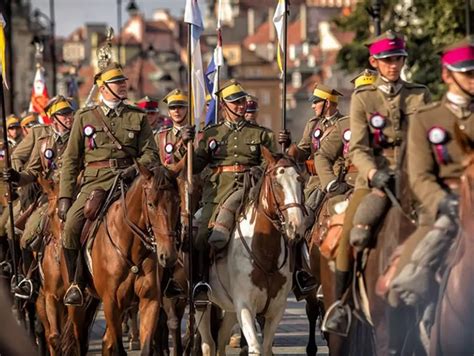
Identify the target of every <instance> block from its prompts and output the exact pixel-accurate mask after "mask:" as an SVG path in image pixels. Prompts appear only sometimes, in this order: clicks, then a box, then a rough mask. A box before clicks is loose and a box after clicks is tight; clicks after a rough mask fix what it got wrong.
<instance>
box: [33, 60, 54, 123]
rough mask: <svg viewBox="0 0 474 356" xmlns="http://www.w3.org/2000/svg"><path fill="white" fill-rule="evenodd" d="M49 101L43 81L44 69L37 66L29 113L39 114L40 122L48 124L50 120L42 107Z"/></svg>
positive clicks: (44, 81)
mask: <svg viewBox="0 0 474 356" xmlns="http://www.w3.org/2000/svg"><path fill="white" fill-rule="evenodd" d="M48 101H49V95H48V88H47V87H46V80H45V79H44V68H43V67H40V66H38V67H37V68H36V74H35V80H34V82H33V90H32V92H31V102H30V109H29V111H30V112H37V113H38V114H40V119H39V120H40V122H42V123H43V124H50V123H51V120H50V119H49V117H48V115H46V113H45V112H44V107H45V106H46V104H47V103H48Z"/></svg>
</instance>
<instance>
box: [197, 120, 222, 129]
mask: <svg viewBox="0 0 474 356" xmlns="http://www.w3.org/2000/svg"><path fill="white" fill-rule="evenodd" d="M223 123H224V121H221V122H218V123H217V124H210V125H206V126H204V128H203V129H202V131H207V130H209V129H211V128H213V127H217V126H221V125H222V124H223Z"/></svg>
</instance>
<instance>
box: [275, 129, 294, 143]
mask: <svg viewBox="0 0 474 356" xmlns="http://www.w3.org/2000/svg"><path fill="white" fill-rule="evenodd" d="M277 141H278V143H279V144H280V145H285V146H289V145H290V143H291V134H290V132H289V131H288V130H282V131H280V132H279V133H278V137H277Z"/></svg>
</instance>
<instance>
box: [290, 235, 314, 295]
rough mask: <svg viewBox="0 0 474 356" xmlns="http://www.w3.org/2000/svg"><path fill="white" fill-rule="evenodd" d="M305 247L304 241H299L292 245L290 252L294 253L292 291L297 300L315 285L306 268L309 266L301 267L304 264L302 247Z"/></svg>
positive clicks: (309, 291) (308, 292) (307, 293)
mask: <svg viewBox="0 0 474 356" xmlns="http://www.w3.org/2000/svg"><path fill="white" fill-rule="evenodd" d="M305 248H306V246H305V242H304V241H300V242H298V243H297V244H296V245H295V246H293V247H292V250H293V251H292V253H294V254H295V257H294V259H295V260H294V261H295V268H294V273H293V293H294V294H295V297H296V300H298V301H299V300H302V299H305V298H306V297H307V296H308V295H309V294H310V293H311V292H312V291H313V290H314V289H315V288H316V286H317V282H316V279H315V278H314V277H313V275H312V274H311V273H309V272H308V270H307V269H309V266H307V269H305V268H304V267H303V266H304V265H305V264H306V263H305V261H303V259H304V256H303V249H305ZM306 265H307V264H306Z"/></svg>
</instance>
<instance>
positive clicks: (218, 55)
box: [212, 0, 223, 124]
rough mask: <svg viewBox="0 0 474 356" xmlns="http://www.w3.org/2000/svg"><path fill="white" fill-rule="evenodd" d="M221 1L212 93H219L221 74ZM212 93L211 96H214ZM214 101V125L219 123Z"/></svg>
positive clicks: (218, 10) (217, 110)
mask: <svg viewBox="0 0 474 356" xmlns="http://www.w3.org/2000/svg"><path fill="white" fill-rule="evenodd" d="M221 1H222V0H219V3H218V5H217V6H218V7H219V8H218V9H217V47H216V51H215V58H214V63H215V64H216V76H217V78H216V80H215V81H214V83H215V87H214V88H213V90H214V93H218V92H219V78H220V73H221V65H222V64H223V63H221V59H222V28H221V9H222V7H221ZM214 93H212V94H214ZM214 100H216V104H215V105H216V108H215V118H214V123H215V124H217V123H219V106H220V105H219V99H218V98H215V99H214Z"/></svg>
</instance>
